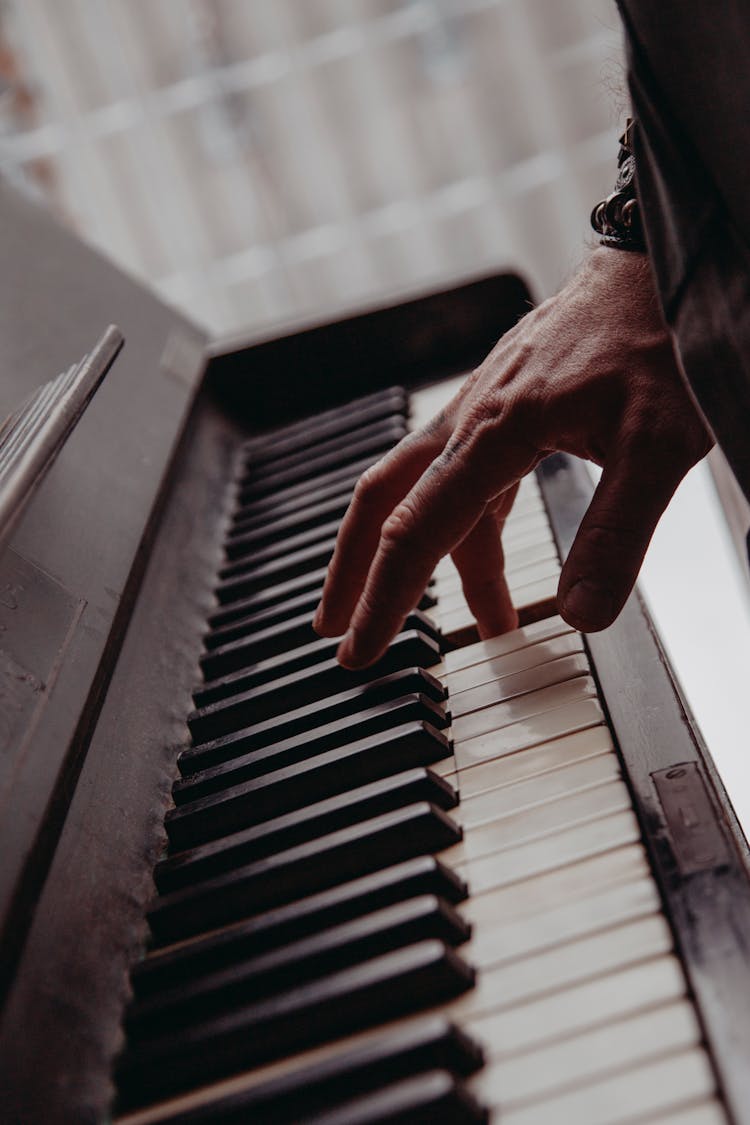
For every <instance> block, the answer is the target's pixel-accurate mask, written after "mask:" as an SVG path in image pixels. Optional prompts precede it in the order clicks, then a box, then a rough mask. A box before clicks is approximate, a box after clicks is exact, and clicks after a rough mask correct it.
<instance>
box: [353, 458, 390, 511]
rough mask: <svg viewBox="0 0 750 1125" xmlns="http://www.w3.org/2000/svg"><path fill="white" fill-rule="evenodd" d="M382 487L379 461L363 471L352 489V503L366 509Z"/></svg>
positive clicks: (381, 471)
mask: <svg viewBox="0 0 750 1125" xmlns="http://www.w3.org/2000/svg"><path fill="white" fill-rule="evenodd" d="M382 486H383V467H382V462H381V461H376V462H375V464H374V465H370V467H369V469H365V471H364V472H363V474H362V476H361V477H360V478H359V480H358V481H357V483H356V485H355V488H354V495H353V497H352V502H353V503H354V504H356V505H357V506H358V507H368V506H369V505H370V504H372V503H374V501H375V499H376V497H377V496H378V494H379V493H380V491H381V488H382Z"/></svg>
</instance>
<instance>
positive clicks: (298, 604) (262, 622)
mask: <svg viewBox="0 0 750 1125" xmlns="http://www.w3.org/2000/svg"><path fill="white" fill-rule="evenodd" d="M320 594H321V591H320V590H319V589H318V590H310V591H307V592H305V593H302V594H296V595H295V596H293V597H291V598H288V599H287V600H286V601H285V602H281V603H280V604H279V605H273V606H268V608H267V609H259V610H256V611H255V612H252V611H250V612H247V613H246V612H245V611H244V610H243V608H242V604H241V603H239V602H235V604H234V606H232V608H231V610H229V609H222V610H218V611H217V612H216V613H212V614H211V616H210V618H209V625H211V626H212V627H211V629H210V630H209V632H208V633H205V634H204V636H203V644H204V646H205V647H206V648H207V649H211V648H218V647H219V646H220V645H223V644H226V643H227V641H234V640H236V639H237V637H243V636H245V634H246V633H252V632H254V631H257V632H262V631H264V630H267V629H269V630H270V629H282V628H284V626H285V625H286V624H287V622H290V621H293V620H295V619H296V618H299V619H305V620H307V621H311V620H312V617H313V614H314V613H315V609H316V606H317V605H318V602H319V601H320Z"/></svg>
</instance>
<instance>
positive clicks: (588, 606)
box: [560, 578, 617, 633]
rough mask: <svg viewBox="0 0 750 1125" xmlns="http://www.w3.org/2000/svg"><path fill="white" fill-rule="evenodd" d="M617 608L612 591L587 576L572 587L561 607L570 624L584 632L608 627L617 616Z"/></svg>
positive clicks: (593, 631)
mask: <svg viewBox="0 0 750 1125" xmlns="http://www.w3.org/2000/svg"><path fill="white" fill-rule="evenodd" d="M616 608H617V607H616V605H615V600H614V598H613V597H612V594H611V592H610V591H609V590H607V589H605V587H603V586H597V584H596V583H595V582H590V581H588V579H586V578H582V579H581V580H580V582H576V583H575V585H574V586H571V587H570V589H569V590H568V592H567V594H566V595H565V597H564V598H563V601H562V605H561V607H560V609H561V612H562V615H563V617H564V618H565V620H566V621H567V622H568V624H569V625H573V626H574V628H576V629H581V630H582V631H583V632H584V633H586V632H588V633H595V632H596V631H597V630H598V629H606V627H607V626H608V625H610V624H611V623H612V621H613V620H614V618H615V614H616Z"/></svg>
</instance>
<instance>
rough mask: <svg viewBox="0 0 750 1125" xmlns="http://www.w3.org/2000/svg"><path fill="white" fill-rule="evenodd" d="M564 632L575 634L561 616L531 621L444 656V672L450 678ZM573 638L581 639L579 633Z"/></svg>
mask: <svg viewBox="0 0 750 1125" xmlns="http://www.w3.org/2000/svg"><path fill="white" fill-rule="evenodd" d="M564 633H575V630H574V629H573V628H572V626H570V625H568V624H567V623H566V622H565V621H563V619H562V617H559V616H558V615H557V614H555V615H553V616H551V617H547V618H545V619H544V620H543V621H534V622H533V623H532V624H531V625H524V626H523V628H521V629H514V630H513V631H512V632H511V633H502V634H501V635H500V636H499V637H492V638H491V639H490V640H486V641H477V642H476V643H475V644H473V645H467V646H466V647H465V648H459V649H456V650H455V651H454V652H448V653H446V654H445V657H444V664H445V671H446V674H447V675H451V674H452V673H454V672H459V671H461V670H463V669H464V668H471V667H473V666H474V665H475V664H483V663H484V662H485V661H486V660H493V659H495V658H497V657H500V656H505V655H507V654H508V653H511V652H517V651H518V650H519V649H523V648H528V646H529V645H535V644H538V643H539V642H540V641H548V640H552V639H553V638H554V637H559V636H562V635H563V634H564ZM576 635H577V636H580V634H576Z"/></svg>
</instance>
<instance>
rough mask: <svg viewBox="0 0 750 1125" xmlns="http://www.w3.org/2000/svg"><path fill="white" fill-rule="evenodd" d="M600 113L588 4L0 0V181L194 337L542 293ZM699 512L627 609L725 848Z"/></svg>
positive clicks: (728, 714) (736, 761) (737, 703)
mask: <svg viewBox="0 0 750 1125" xmlns="http://www.w3.org/2000/svg"><path fill="white" fill-rule="evenodd" d="M626 105H627V99H626V96H625V75H624V68H623V63H622V50H621V35H620V28H619V21H618V16H617V11H616V7H615V4H614V0H0V175H5V176H7V177H10V178H11V179H13V180H14V181H16V182H17V183H19V184H22V185H24V186H25V187H26V188H27V189H28V190H30V191H33V192H35V193H37V194H38V195H40V196H41V197H42V198H43V199H44V200H45V201H46V202H47V203H48V205H49V206H50V207H51V208H53V209H54V210H55V211H56V212H57V213H58V215H59V216H61V218H62V219H63V221H64V222H66V223H67V224H69V225H70V226H72V227H73V228H75V229H76V230H77V231H78V233H79V234H80V235H81V236H82V237H83V238H84V239H86V240H87V241H89V242H90V243H92V244H94V245H95V246H96V247H98V248H99V249H101V250H102V251H104V253H106V254H107V255H108V256H109V257H111V258H113V259H114V260H115V261H116V262H117V263H118V264H119V265H120V266H121V267H122V268H124V269H125V270H127V271H128V272H129V273H131V274H133V275H134V276H136V277H137V278H139V279H141V280H142V281H144V282H146V283H147V284H148V285H150V286H151V287H152V288H153V289H155V290H156V291H157V292H158V293H159V294H160V295H161V296H162V297H163V298H164V299H165V300H166V301H168V302H169V303H170V304H173V305H175V306H177V307H179V308H180V309H182V310H183V311H184V312H186V313H187V314H188V316H189V317H190V318H191V319H192V320H193V321H195V322H198V323H200V324H201V325H202V326H203V327H204V328H205V329H206V330H207V331H208V332H209V333H210V335H211V336H214V337H218V336H223V335H228V334H238V333H239V334H244V335H252V334H254V333H259V332H266V331H268V330H270V329H273V328H274V327H275V326H281V325H282V324H284V323H288V322H289V321H292V320H299V319H301V318H305V319H307V318H310V317H318V318H320V319H323V318H333V317H335V316H336V314H337V313H338V312H339V311H340V310H342V309H344V308H352V307H362V306H366V305H370V304H374V303H379V302H383V301H386V300H389V299H393V298H394V297H400V296H402V295H404V294H406V293H415V292H419V291H424V290H427V289H434V288H439V287H445V286H449V285H450V284H451V283H452V282H455V281H457V280H459V279H462V278H465V277H468V276H471V275H476V274H481V273H490V272H493V271H496V270H504V269H508V268H510V269H514V270H516V271H518V272H520V273H521V274H522V275H523V276H524V277H525V279H526V280H527V282H528V283H529V285H530V288H531V290H532V292H533V294H534V295H535V297H536V298H542V297H545V296H548V295H549V294H551V293H552V292H554V291H555V290H556V289H557V288H558V286H559V285H560V283H561V282H562V281H563V280H564V279H565V278H566V277H567V276H568V275H569V274H570V273H571V272H572V271H573V270H574V269H575V267H576V265H577V263H578V262H579V261H580V259H581V257H582V255H583V254H584V252H585V247H586V245H587V244H591V242H592V235H591V232H590V231H589V227H588V219H589V214H590V211H591V208H592V206H593V205H594V203H595V202H596V201H597V200H599V199H600V198H602V197H603V196H604V195H606V194H607V193H608V192H609V191H610V190H611V187H612V184H613V180H614V172H615V163H616V154H617V137H618V135H619V133H620V131H621V129H622V126H623V121H624V118H625V115H626ZM613 252H614V251H613ZM69 358H70V357H61V366H62V365H63V363H64V362H67V361H68V360H69ZM249 375H250V377H251V376H252V373H251V372H250V373H249ZM725 495H730V502H729V504H728V505H727V504H725V505H724V506H722V504H721V503H719V501H718V499H717V493H716V490H715V487H714V480H713V478H712V476H711V474H710V472H709V470H708V469H707V468H706V466H705V465H701V466H699V467H698V468H696V469H695V470H694V471H693V472H692V473H690V474H689V475H688V477H687V478H686V481H685V483H684V484H683V485H682V486H681V488H680V489H679V490H678V492H677V495H676V497H675V500H674V501H673V503H672V505H671V506H670V508H669V510H668V511H667V513H666V515H665V517H664V518H663V520H662V523H661V524H660V527H659V529H658V531H657V534H656V536H655V537H654V542H653V544H652V546H651V548H650V550H649V553H648V556H647V559H646V563H645V566H644V570H643V573H642V578H641V587H642V589H643V590H645V592H646V595H647V598H648V600H649V603H650V606H651V609H652V612H653V613H654V616H655V617H656V620H657V624H658V625H659V628H660V630H661V632H662V636H663V637H664V639H665V643H666V645H667V648H668V650H669V652H670V655H671V656H672V659H673V661H674V663H675V666H676V668H677V672H678V675H679V677H680V679H681V681H682V684H683V687H684V689H685V691H686V693H687V695H688V698H689V700H690V703H691V705H692V707H693V710H694V711H695V713H696V715H697V717H698V720H699V722H700V724H701V726H702V727H703V730H704V733H705V735H706V737H707V740H708V742H709V745H710V746H711V749H712V752H713V753H714V756H715V757H716V759H717V761H718V764H719V767H720V770H721V772H722V774H723V776H724V780H725V783H726V784H727V787H728V789H729V792H730V796H731V797H732V799H733V800H734V802H735V805H736V807H737V810H738V813H739V814H740V817H741V819H742V820H743V823H744V824H745V827H746V829H748V830H750V756H748V755H747V753H746V752H744V745H745V743H746V740H747V736H746V725H747V724H746V716H745V713H744V699H745V695H746V691H747V685H746V670H747V668H748V667H750V596H749V593H748V592H749V591H750V586H749V585H748V582H747V573H748V572H747V567H746V565H743V563H742V562H741V561H740V556H739V553H738V551H737V550H736V549H735V546H734V545H733V542H732V536H731V534H730V530H729V525H728V523H727V519H726V514H727V512H728V511H730V512H731V511H732V501H731V490H730V493H726V494H725ZM734 512H735V517H734V527H735V531H738V530H739V531H740V532H742V533H743V534H744V529H745V528H746V526H747V525H746V522H745V521H746V518H747V517H746V514H745V510H744V509H743V508H739V509H738V508H737V507H736V504H735V509H734ZM738 512H739V515H738V514H737V513H738Z"/></svg>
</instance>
